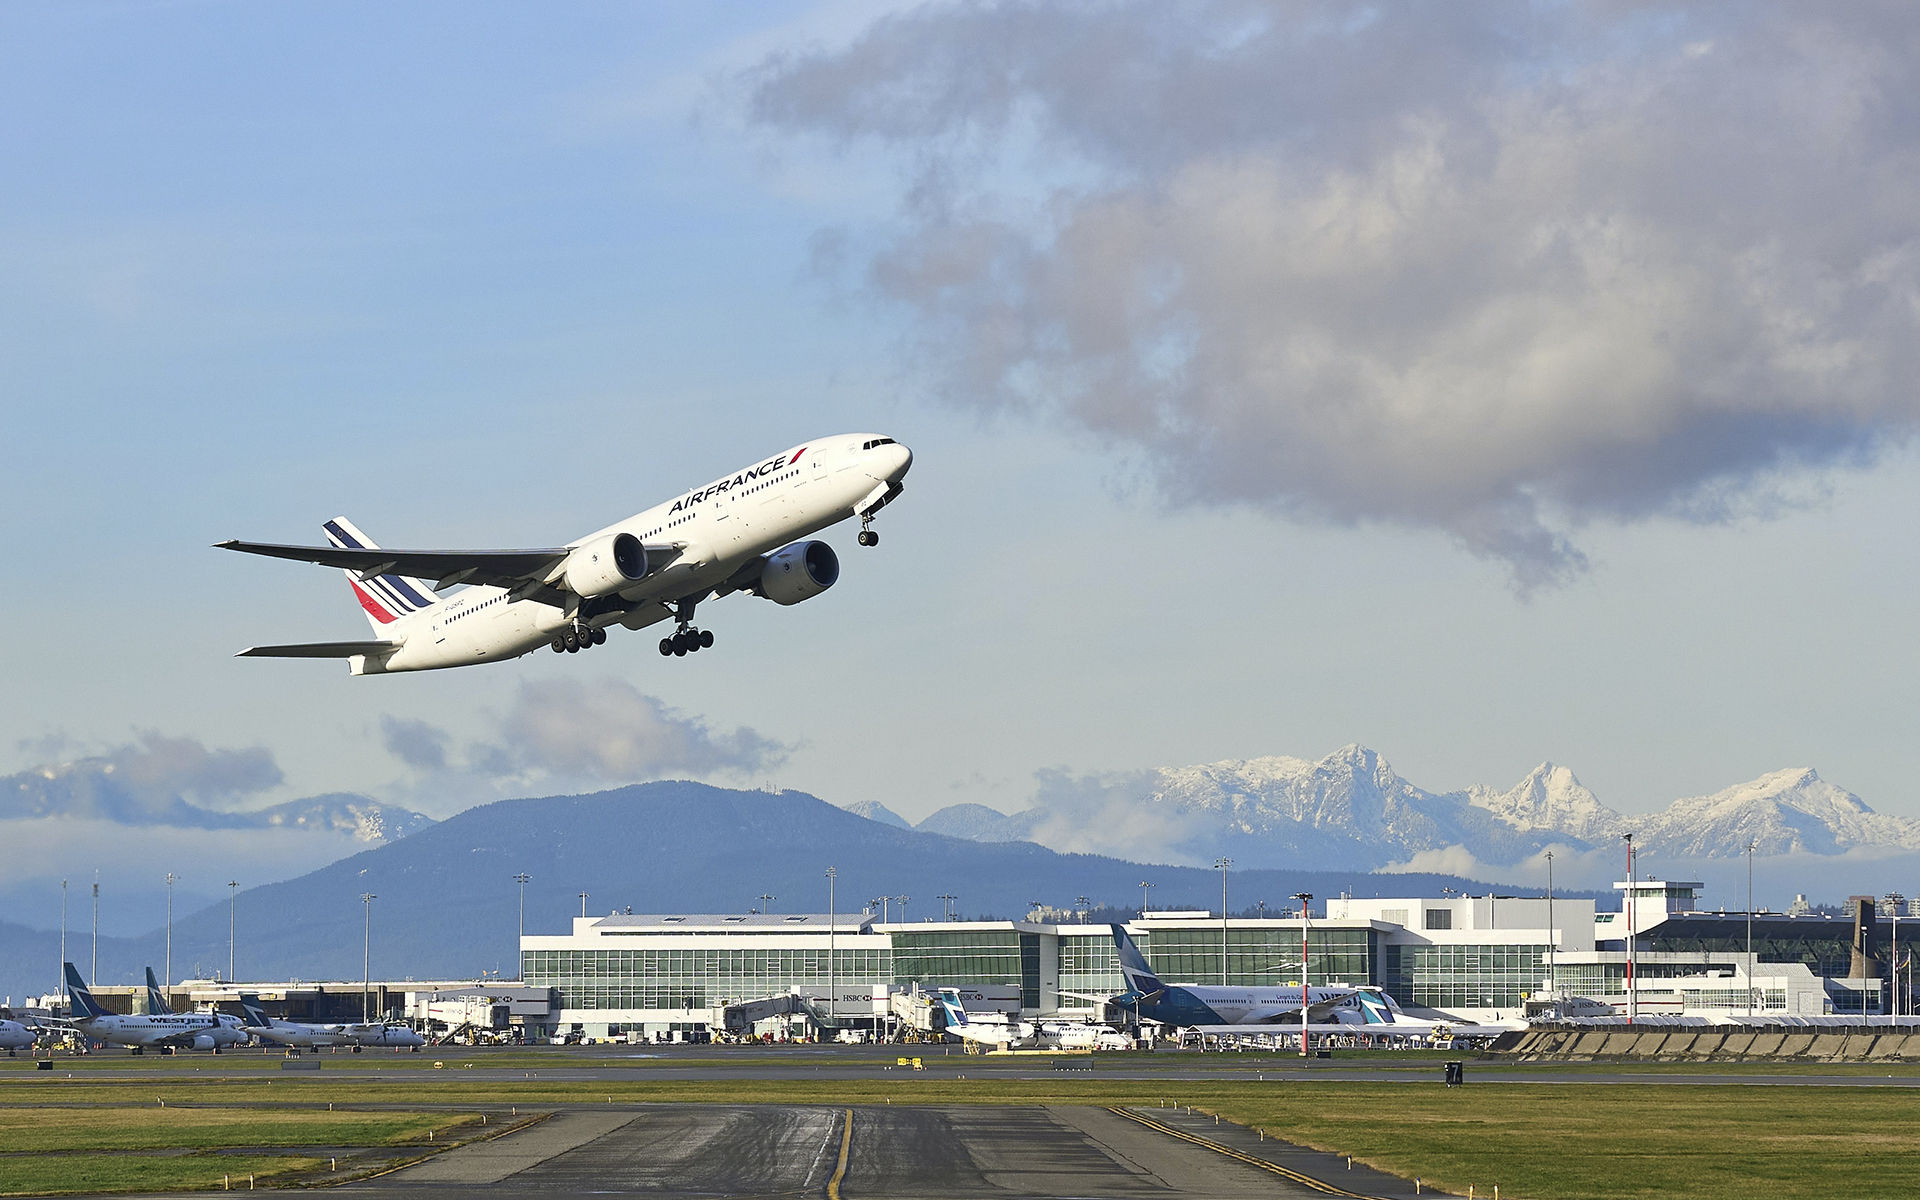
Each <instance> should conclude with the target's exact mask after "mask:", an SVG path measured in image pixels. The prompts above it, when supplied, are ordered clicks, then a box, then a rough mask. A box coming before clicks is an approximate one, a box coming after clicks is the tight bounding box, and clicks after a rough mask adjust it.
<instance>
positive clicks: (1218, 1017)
mask: <svg viewBox="0 0 1920 1200" xmlns="http://www.w3.org/2000/svg"><path fill="white" fill-rule="evenodd" d="M1110 928H1111V929H1112V930H1113V945H1114V949H1115V950H1117V951H1118V952H1119V957H1120V973H1121V975H1123V976H1124V977H1125V978H1126V981H1127V990H1126V991H1125V992H1122V993H1121V994H1120V995H1118V996H1112V997H1108V998H1107V1003H1108V1004H1111V1005H1114V1006H1115V1007H1118V1008H1122V1009H1127V1010H1131V1011H1134V1012H1137V1013H1138V1015H1139V1017H1140V1019H1141V1020H1143V1021H1157V1022H1159V1023H1160V1024H1162V1025H1167V1026H1172V1027H1177V1028H1190V1027H1195V1026H1213V1025H1253V1024H1267V1025H1272V1024H1278V1023H1280V1022H1283V1021H1291V1022H1293V1023H1294V1024H1296V1025H1297V1024H1298V1023H1299V1021H1300V1000H1301V996H1300V987H1299V985H1297V984H1295V985H1291V986H1289V985H1286V984H1261V985H1259V986H1256V987H1232V986H1226V985H1221V984H1212V985H1209V984H1202V983H1178V984H1174V983H1163V982H1161V979H1160V977H1159V976H1158V975H1155V974H1154V973H1153V968H1152V967H1150V966H1148V965H1147V959H1146V956H1145V955H1144V954H1142V953H1140V947H1139V946H1136V945H1135V944H1134V941H1133V939H1132V938H1131V937H1129V936H1127V931H1126V930H1125V929H1123V928H1121V927H1120V926H1118V925H1114V926H1111V927H1110ZM1360 990H1361V989H1359V988H1354V987H1345V986H1322V987H1309V988H1308V989H1307V996H1306V999H1307V1006H1308V1007H1307V1018H1308V1020H1309V1021H1316V1020H1317V1021H1325V1020H1327V1019H1329V1018H1330V1017H1332V1016H1333V1013H1334V1009H1335V1008H1336V1007H1337V1006H1339V1005H1340V1004H1341V1003H1342V1002H1343V1001H1345V1000H1347V999H1348V998H1349V997H1350V996H1352V995H1353V994H1354V993H1355V992H1358V991H1360Z"/></svg>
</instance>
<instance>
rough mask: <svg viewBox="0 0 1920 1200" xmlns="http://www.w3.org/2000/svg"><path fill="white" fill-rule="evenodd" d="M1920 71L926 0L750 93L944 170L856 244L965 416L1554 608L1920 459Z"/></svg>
mask: <svg viewBox="0 0 1920 1200" xmlns="http://www.w3.org/2000/svg"><path fill="white" fill-rule="evenodd" d="M1916 85H1920V13H1916V12H1915V11H1914V10H1912V9H1910V8H1907V7H1903V6H1897V5H1845V6H1808V5H1796V4H1785V3H1782V4H1773V5H1741V6H1734V7H1729V6H1724V5H1693V6H1684V5H1683V6H1677V7H1676V6H1659V7H1652V8H1649V7H1644V6H1639V7H1636V6H1614V7H1607V6H1601V7H1597V8H1596V7H1588V6H1579V5H1558V6H1540V5H1528V4H1505V5H1501V4H1494V5H1433V6H1414V7H1406V6H1395V7H1389V8H1386V9H1384V10H1383V9H1380V8H1377V7H1371V6H1361V5H1351V4H1334V3H1301V4H1293V5H1286V6H1270V5H1254V4H1246V3H1216V4H1210V5H1197V6H1196V5H1182V6H1177V7H1169V6H1166V5H1160V4H1153V3H1147V2H1138V3H1118V4H1105V5H1045V4H1028V3H1001V4H988V5H930V6H926V7H923V8H918V9H914V10H911V11H909V12H906V13H902V14H896V15H890V16H886V17H884V18H881V19H879V20H877V21H875V22H874V23H872V24H871V25H869V26H868V27H867V28H866V29H865V30H864V31H863V32H861V33H860V34H859V35H858V36H856V37H854V38H853V39H852V40H851V41H848V42H846V43H845V44H842V45H839V46H837V47H831V48H825V49H817V50H813V51H810V52H807V53H801V54H786V55H779V56H775V57H772V58H769V59H767V60H765V61H764V62H762V63H761V64H760V65H759V67H758V68H757V69H756V70H754V71H753V72H751V73H750V74H749V76H748V78H747V87H748V104H749V111H750V113H751V116H752V118H753V119H754V120H755V121H757V122H758V123H759V124H760V125H761V126H762V127H764V128H767V129H769V130H774V131H779V132H782V133H799V134H809V135H818V136H819V137H821V138H823V139H825V140H827V141H828V142H830V143H832V144H834V145H835V146H838V147H842V148H859V147H862V146H868V147H876V146H877V147H879V148H880V150H881V152H882V153H883V154H889V155H894V156H896V157H898V158H899V159H900V160H901V161H903V162H904V163H905V164H906V165H907V174H906V179H905V182H904V184H903V187H902V189H901V193H900V195H901V206H900V216H899V220H898V223H897V224H896V225H895V226H893V227H892V228H890V229H887V230H873V231H868V236H867V237H866V238H865V240H864V242H862V241H861V239H860V238H859V237H858V236H857V232H856V235H855V236H852V237H850V236H849V235H847V234H846V232H845V231H833V232H830V233H829V234H828V236H826V237H825V238H823V244H831V245H834V246H837V247H839V250H838V252H837V255H836V256H838V257H842V258H845V259H846V260H848V261H850V262H852V263H853V264H854V269H855V270H856V272H857V273H856V276H855V278H854V283H855V286H856V287H857V288H859V289H860V290H862V291H863V292H864V293H865V294H867V295H870V296H873V297H876V298H879V299H880V300H882V301H884V302H886V303H889V304H891V305H896V306H898V307H899V308H900V309H902V310H904V311H905V312H907V313H909V314H911V315H912V316H913V317H914V318H916V327H917V329H918V330H919V335H920V341H921V344H920V345H919V346H917V347H916V350H917V352H918V353H919V354H920V355H922V356H923V357H924V360H925V361H926V362H928V363H930V364H933V367H934V370H935V371H936V379H935V385H936V386H937V387H938V388H939V389H940V390H941V392H942V393H943V394H944V395H946V396H947V397H948V398H949V399H950V400H951V402H952V403H954V404H956V405H961V406H975V407H978V408H981V409H984V410H989V411H1013V412H1018V413H1025V414H1032V415H1035V416H1038V417H1041V418H1043V419H1047V420H1050V421H1054V422H1057V423H1060V424H1062V425H1065V426H1067V427H1070V428H1075V429H1079V430H1082V431H1085V432H1088V433H1090V434H1092V435H1095V436H1096V437H1098V438H1099V439H1100V440H1101V441H1102V442H1103V443H1105V444H1107V445H1109V446H1111V447H1113V448H1114V449H1115V450H1116V451H1119V452H1121V453H1122V454H1125V455H1127V456H1129V457H1130V458H1132V459H1133V460H1135V461H1137V462H1138V463H1139V464H1140V465H1141V467H1142V468H1143V469H1144V470H1145V471H1146V472H1147V473H1148V474H1149V476H1150V477H1151V478H1152V479H1153V480H1154V481H1155V482H1156V483H1157V485H1158V487H1159V490H1160V492H1161V493H1162V495H1163V496H1164V497H1165V498H1166V499H1167V500H1168V501H1169V502H1171V503H1173V504H1176V505H1238V506H1248V507H1252V508H1255V509H1260V510H1264V511H1268V512H1272V513H1275V514H1279V515H1284V516H1288V517H1294V518H1300V519H1308V520H1316V521H1324V522H1331V523H1335V524H1358V523H1384V524H1390V525H1399V526H1408V527H1417V528H1426V529H1432V530H1437V531H1441V532H1443V533H1445V534H1447V535H1449V536H1451V537H1452V538H1453V539H1455V540H1456V541H1457V542H1458V543H1459V544H1460V545H1462V546H1464V547H1465V548H1467V549H1468V550H1470V551H1471V552H1473V553H1475V554H1478V555H1481V556H1485V557H1487V558H1489V559H1492V560H1495V561H1498V562H1501V563H1503V564H1505V565H1506V566H1507V567H1508V568H1509V569H1510V571H1511V573H1512V576H1513V579H1514V581H1515V582H1516V584H1517V585H1518V586H1519V587H1521V588H1522V589H1525V588H1529V587H1533V586H1538V585H1542V584H1552V583H1555V582H1559V581H1563V580H1566V579H1568V578H1571V577H1573V576H1576V575H1578V574H1579V573H1581V572H1582V571H1583V570H1584V569H1585V567H1586V559H1585V557H1584V555H1583V553H1582V551H1581V549H1580V547H1579V545H1578V544H1577V542H1576V540H1575V538H1576V535H1577V534H1578V532H1579V531H1580V529H1581V528H1582V527H1583V526H1585V525H1587V524H1588V523H1591V522H1594V521H1613V522H1632V521H1640V520H1647V519H1653V518H1673V519H1679V520H1685V521H1694V522H1707V523H1711V522H1720V521H1727V520H1730V519H1734V518H1738V517H1743V516H1749V515H1755V514H1758V515H1768V514H1771V513H1775V512H1778V511H1781V510H1782V509H1784V508H1789V507H1792V506H1794V505H1798V504H1803V503H1805V502H1807V501H1808V500H1809V499H1812V498H1817V497H1819V496H1820V495H1822V494H1823V491H1824V488H1825V487H1826V480H1827V478H1828V477H1829V474H1830V472H1831V470H1833V469H1835V468H1849V467H1860V466H1863V465H1866V464H1870V463H1871V462H1873V461H1874V459H1875V458H1876V457H1877V455H1878V454H1879V453H1880V452H1881V451H1882V450H1883V449H1884V448H1886V447H1887V446H1888V445H1889V444H1891V443H1896V442H1900V441H1904V440H1906V439H1907V438H1909V437H1910V436H1911V435H1912V433H1913V430H1914V427H1915V423H1916V419H1917V418H1920V397H1917V396H1916V393H1915V391H1914V389H1913V388H1912V386H1911V380H1912V379H1913V378H1915V377H1916V375H1920V209H1916V208H1915V206H1914V205H1913V204H1912V203H1911V180H1912V178H1913V174H1914V171H1915V169H1916V167H1917V166H1920V161H1916V160H1917V158H1920V156H1917V155H1916V150H1917V149H1920V145H1917V144H1916V137H1915V133H1916V129H1920V105H1916V102H1915V101H1914V100H1913V97H1914V96H1915V95H1920V86H1916ZM859 244H864V245H866V247H867V249H866V250H864V251H862V250H858V249H851V250H850V249H849V247H852V246H856V245H859ZM829 257H835V256H829Z"/></svg>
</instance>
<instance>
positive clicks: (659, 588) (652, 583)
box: [218, 433, 913, 675]
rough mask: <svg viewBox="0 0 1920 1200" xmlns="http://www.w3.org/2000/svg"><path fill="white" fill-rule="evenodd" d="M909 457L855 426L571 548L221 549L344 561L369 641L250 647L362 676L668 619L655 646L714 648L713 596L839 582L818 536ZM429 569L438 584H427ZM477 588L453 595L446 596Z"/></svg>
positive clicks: (346, 538)
mask: <svg viewBox="0 0 1920 1200" xmlns="http://www.w3.org/2000/svg"><path fill="white" fill-rule="evenodd" d="M912 465H913V454H912V453H911V452H910V451H909V450H908V449H907V448H906V447H905V446H902V445H900V444H899V443H898V442H896V441H894V440H893V439H892V438H890V437H881V436H880V435H878V434H870V433H849V434H841V435H839V436H836V437H828V438H822V439H819V440H818V441H812V442H808V443H806V444H805V445H802V446H795V447H792V448H791V449H788V450H783V451H781V452H780V453H778V454H775V455H772V456H771V457H768V458H764V459H761V460H760V461H759V462H756V463H754V464H753V465H752V466H749V467H746V468H744V469H742V470H739V471H736V472H734V473H733V474H731V475H724V476H722V477H721V478H719V479H716V480H714V481H713V482H712V483H709V484H707V485H705V486H704V487H698V488H694V489H692V490H691V491H688V492H684V493H682V494H681V495H679V496H676V497H675V498H674V499H672V500H669V501H667V502H666V503H664V504H660V505H656V506H655V507H653V508H650V509H648V510H647V511H645V512H643V513H639V514H637V515H635V516H632V517H629V518H627V519H626V520H624V521H621V522H619V523H618V524H615V525H609V526H607V527H606V528H605V529H602V530H600V531H599V532H597V533H591V534H588V535H587V536H586V537H584V538H580V539H579V540H577V541H573V542H569V543H568V544H566V545H565V546H557V547H554V548H552V549H545V550H387V549H381V548H380V547H377V546H375V545H374V544H373V542H372V541H371V540H370V539H369V538H367V536H366V535H365V534H363V533H361V532H360V531H359V530H358V529H355V528H354V527H353V525H352V523H351V522H349V521H348V520H347V519H346V518H345V517H336V518H334V519H333V520H331V521H328V522H326V524H325V525H324V528H325V530H326V532H327V538H328V540H329V541H330V542H332V545H331V546H283V545H273V544H268V543H263V542H242V541H226V542H220V543H218V545H219V547H220V548H221V549H225V550H239V551H242V552H244V553H247V554H264V555H267V556H268V557H271V558H286V559H293V560H295V561H298V562H311V563H319V564H321V565H323V566H331V567H340V568H342V569H344V570H345V571H346V572H347V579H348V582H349V583H350V584H351V585H352V587H353V591H354V595H355V596H356V597H357V598H358V599H359V601H360V606H361V607H362V608H363V609H365V610H366V613H367V619H368V620H369V621H370V622H372V624H373V631H374V634H375V635H376V636H375V637H374V638H373V639H372V640H369V641H364V642H305V643H299V644H294V645H285V646H253V647H249V648H248V649H246V650H242V651H241V652H240V656H241V657H255V658H344V659H346V660H347V661H348V665H349V669H350V670H351V671H352V673H353V674H355V675H376V674H382V673H386V672H393V671H429V670H433V669H435V668H439V667H460V666H466V665H468V664H470V663H482V662H498V661H500V660H502V659H509V658H518V657H519V656H520V655H523V654H526V653H528V652H529V651H532V650H537V649H539V648H540V647H541V646H551V647H553V649H554V650H555V651H566V652H568V653H573V652H575V651H578V650H581V649H584V648H586V647H589V646H597V645H600V644H601V643H602V642H605V641H606V640H607V630H608V629H609V628H610V627H612V626H614V625H616V624H617V625H624V626H625V627H626V628H628V629H642V628H645V627H646V626H648V625H652V624H655V623H656V622H660V621H664V620H667V619H668V618H670V617H671V618H672V619H673V620H674V622H675V631H674V633H673V634H672V635H671V636H669V637H665V638H662V639H661V640H660V653H661V654H670V655H685V654H690V653H693V652H694V651H696V650H701V649H704V648H706V647H708V646H711V645H713V632H712V631H711V630H702V629H698V628H696V627H695V626H694V624H693V617H694V610H695V608H696V607H697V606H698V605H699V604H700V603H701V602H702V601H705V600H706V599H708V598H709V597H719V596H725V595H728V594H730V593H733V592H749V593H751V594H753V595H756V596H761V597H764V598H765V599H768V600H771V601H773V602H774V603H775V604H782V605H786V604H798V603H800V602H801V601H802V600H806V599H809V598H811V597H813V596H817V595H819V594H820V593H821V592H824V591H826V590H827V589H828V588H830V587H832V586H833V584H834V581H835V580H837V579H838V578H839V577H840V560H839V558H838V557H837V556H836V555H835V554H834V552H833V547H831V546H829V545H827V544H826V543H825V542H817V541H808V540H804V539H806V538H807V537H809V535H811V534H814V533H817V532H819V531H820V530H822V529H825V528H827V527H828V526H829V525H834V524H837V523H839V522H841V521H844V520H847V519H849V518H851V517H858V518H860V527H861V528H860V537H859V541H860V544H861V545H863V546H872V545H876V544H878V542H879V541H880V535H879V534H877V533H875V532H874V531H873V530H872V529H871V528H869V526H870V525H871V524H872V522H873V515H874V514H875V513H877V512H879V511H880V509H881V508H882V507H883V506H885V505H887V504H889V503H891V502H892V501H893V500H894V499H895V498H896V497H898V496H899V495H900V492H901V486H902V485H901V483H900V480H901V479H902V478H903V477H904V476H905V475H906V473H907V469H908V468H909V467H910V466H912ZM426 580H431V581H432V582H431V583H427V582H424V581H426ZM459 584H472V585H474V586H471V587H468V588H465V589H463V590H461V591H459V592H457V593H455V594H454V595H451V596H448V597H444V598H443V597H441V596H438V595H436V593H437V592H439V591H441V590H444V589H446V588H450V587H454V586H456V585H459Z"/></svg>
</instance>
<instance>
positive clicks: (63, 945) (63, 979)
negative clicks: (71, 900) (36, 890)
mask: <svg viewBox="0 0 1920 1200" xmlns="http://www.w3.org/2000/svg"><path fill="white" fill-rule="evenodd" d="M55 978H57V979H58V980H59V981H60V982H59V983H58V984H56V985H55V986H54V989H53V990H54V991H56V992H58V991H60V990H61V989H63V988H65V987H66V986H67V881H66V880H64V879H62V880H61V881H60V974H59V975H57V976H55Z"/></svg>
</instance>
